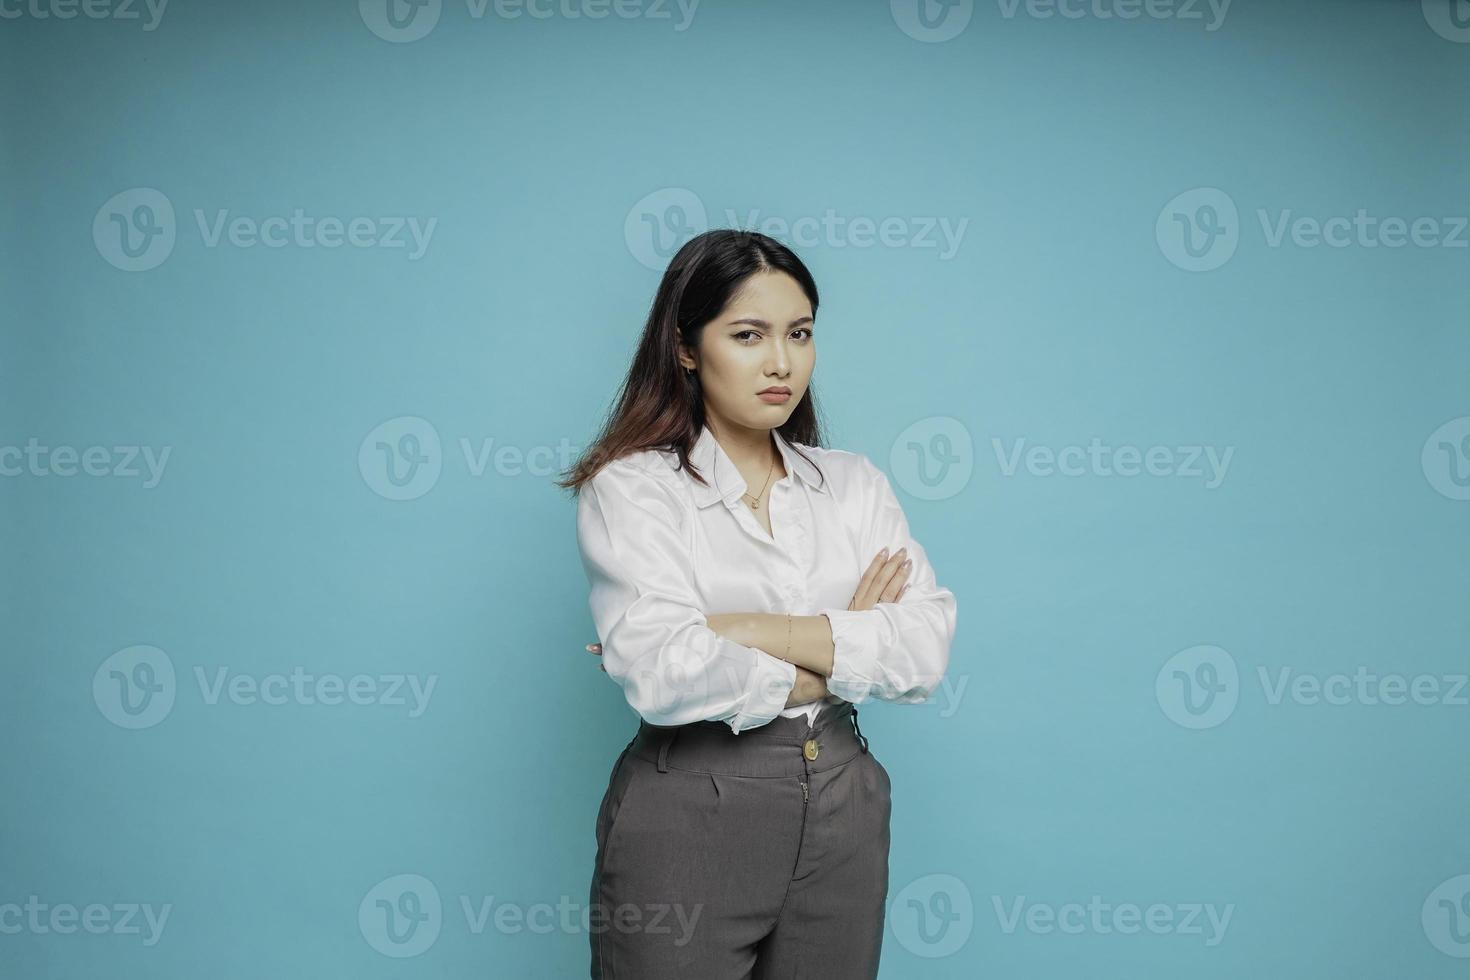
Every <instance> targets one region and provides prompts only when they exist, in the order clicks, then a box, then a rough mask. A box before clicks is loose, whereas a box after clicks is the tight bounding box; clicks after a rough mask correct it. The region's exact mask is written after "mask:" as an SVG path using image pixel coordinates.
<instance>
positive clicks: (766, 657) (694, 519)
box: [577, 426, 955, 733]
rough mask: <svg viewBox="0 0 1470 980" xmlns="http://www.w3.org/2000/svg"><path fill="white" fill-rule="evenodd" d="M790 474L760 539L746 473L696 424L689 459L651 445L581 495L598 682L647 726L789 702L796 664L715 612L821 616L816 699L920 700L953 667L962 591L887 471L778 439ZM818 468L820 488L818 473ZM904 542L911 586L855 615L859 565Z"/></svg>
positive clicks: (779, 708) (738, 724)
mask: <svg viewBox="0 0 1470 980" xmlns="http://www.w3.org/2000/svg"><path fill="white" fill-rule="evenodd" d="M774 435H775V442H776V446H777V449H778V451H779V452H780V453H781V458H782V460H784V461H785V464H786V470H787V476H786V477H784V478H783V479H781V480H779V481H777V482H776V483H774V484H773V485H772V486H771V490H770V499H769V501H768V504H767V506H768V508H769V513H770V518H771V532H770V533H769V534H768V533H767V532H766V530H765V528H763V527H762V526H761V524H760V522H759V521H758V520H757V519H756V517H755V514H753V513H752V512H751V510H750V507H749V505H748V504H747V503H746V502H745V501H744V500H743V499H742V498H741V494H743V493H745V492H747V490H748V488H747V486H746V483H745V480H744V478H743V477H741V475H740V471H739V470H737V469H736V467H735V464H734V463H733V462H732V461H731V459H730V457H729V455H727V454H726V452H725V450H724V448H723V447H721V446H720V444H719V442H718V441H717V440H716V439H715V437H714V434H713V433H712V432H711V431H710V430H709V427H708V426H705V427H704V428H703V430H702V432H701V434H700V436H699V439H698V441H697V442H696V444H695V446H694V447H693V449H692V451H691V453H690V460H691V461H692V462H693V463H694V465H696V466H697V467H698V468H699V472H700V473H701V474H702V475H703V476H704V478H705V479H706V480H708V481H709V485H708V486H701V485H700V484H698V483H696V482H694V480H693V479H692V478H691V477H690V475H689V474H688V472H687V471H685V470H676V469H675V467H676V466H678V461H679V460H678V456H677V454H675V453H673V452H671V451H667V450H644V451H642V452H637V453H633V454H630V455H627V456H624V457H623V458H621V459H619V460H616V461H615V462H613V463H610V464H608V465H606V466H604V467H603V468H602V469H601V470H600V471H599V472H598V473H597V475H596V476H594V477H593V478H592V479H591V480H590V481H588V482H587V483H585V484H583V485H582V488H581V490H580V492H579V494H578V498H577V544H578V547H579V549H580V551H581V554H582V563H583V566H584V568H585V569H586V572H587V580H588V583H589V585H590V586H591V594H590V596H589V599H588V604H589V606H590V607H591V611H592V619H593V621H594V623H595V624H596V627H597V637H598V640H599V641H601V643H602V661H603V666H604V667H605V668H606V669H607V674H608V676H609V677H611V678H612V679H613V680H615V681H617V682H618V683H619V684H620V685H621V686H622V688H623V693H624V695H625V696H626V698H627V701H628V703H629V704H630V705H631V706H632V707H633V709H634V710H635V711H636V712H637V713H638V714H639V715H640V716H641V717H642V718H643V719H644V720H645V721H647V722H648V723H649V724H651V725H685V724H689V723H691V722H696V721H724V722H728V723H729V725H730V729H731V730H732V731H734V732H737V733H738V732H740V731H743V730H745V729H748V728H755V727H757V726H759V725H764V724H767V723H768V722H770V721H771V720H772V719H774V718H775V717H776V716H777V715H782V716H785V717H796V716H799V715H805V716H806V717H807V719H808V721H809V722H810V720H812V719H814V718H815V717H816V714H817V711H818V710H819V709H820V708H821V706H822V704H823V701H822V700H817V701H813V702H810V703H808V704H803V705H795V706H793V707H789V708H788V707H786V699H787V697H788V696H789V695H790V692H791V688H792V685H793V684H794V683H795V680H796V667H795V666H793V665H792V664H790V663H787V662H785V661H783V660H781V659H779V658H780V657H781V656H782V655H784V654H785V652H786V650H785V645H784V644H783V645H781V646H780V647H779V648H777V649H775V650H773V651H764V650H761V649H758V648H755V647H748V646H744V645H742V644H739V643H736V642H734V641H733V640H730V639H728V638H726V637H724V636H721V635H720V634H718V633H716V632H714V631H713V630H711V629H710V628H709V625H708V623H709V620H708V618H707V617H708V616H709V615H712V614H715V613H730V612H764V613H782V614H784V613H790V614H791V615H793V616H811V615H818V614H820V615H824V616H826V617H827V618H828V620H829V621H830V622H831V624H832V640H833V648H834V649H833V660H832V675H831V677H829V678H828V680H827V690H828V692H829V694H828V696H827V697H826V698H825V701H827V702H831V703H840V702H842V701H851V702H852V703H854V704H859V703H861V702H863V701H866V700H868V699H869V698H877V699H880V700H884V701H892V702H897V703H900V704H915V703H918V702H920V701H924V700H926V699H927V698H928V697H929V696H930V695H931V694H932V693H933V692H934V691H935V690H936V689H937V688H938V686H939V683H940V680H941V678H942V677H943V676H944V672H945V668H946V667H947V666H948V664H949V649H950V643H951V641H952V640H953V638H954V630H955V597H954V594H953V593H952V592H950V591H949V590H948V589H946V588H943V587H941V586H940V585H939V584H937V582H936V581H935V578H934V569H933V568H931V567H930V565H929V559H928V556H927V555H926V554H925V552H924V548H923V546H922V545H920V544H919V542H917V541H915V540H914V539H913V538H912V537H910V536H909V526H908V521H907V519H906V518H905V517H904V513H903V509H902V508H901V507H900V506H899V503H898V499H897V498H896V497H895V496H894V493H893V488H892V487H891V486H890V485H889V482H888V477H887V475H886V474H884V472H883V471H882V470H880V469H878V468H877V467H876V466H874V465H873V464H872V463H871V462H869V460H868V458H867V457H866V456H864V455H862V454H861V453H854V452H848V451H846V450H842V449H824V448H819V447H813V446H804V445H803V446H801V449H802V450H803V451H805V452H806V453H807V455H809V456H811V457H812V459H813V460H815V461H816V463H817V464H818V465H819V466H820V468H821V469H820V472H819V471H818V469H817V467H815V466H813V465H812V464H811V463H809V462H808V461H807V460H806V459H804V458H802V457H801V456H800V455H798V454H797V453H796V451H795V450H794V449H793V448H792V445H791V444H790V443H788V442H787V441H786V440H785V439H784V438H783V437H782V436H781V434H780V432H776V433H774ZM823 474H825V477H826V478H825V481H824V479H823ZM885 546H886V547H887V548H888V549H889V554H890V555H891V554H893V553H894V552H896V551H898V549H900V548H908V557H909V558H911V559H913V563H914V564H913V567H912V569H910V571H909V577H908V581H909V590H908V592H907V593H905V594H904V595H903V597H902V598H900V599H899V601H897V602H880V603H878V604H877V605H876V606H874V607H873V608H872V609H866V610H859V611H854V610H850V609H848V608H847V607H848V605H849V604H850V603H851V601H852V598H853V593H854V592H856V591H857V586H858V582H859V580H860V579H861V578H862V575H863V572H864V570H865V569H866V568H867V566H868V563H869V562H870V561H872V559H873V557H874V556H875V555H876V554H877V553H878V551H879V550H880V549H882V548H884V547H885Z"/></svg>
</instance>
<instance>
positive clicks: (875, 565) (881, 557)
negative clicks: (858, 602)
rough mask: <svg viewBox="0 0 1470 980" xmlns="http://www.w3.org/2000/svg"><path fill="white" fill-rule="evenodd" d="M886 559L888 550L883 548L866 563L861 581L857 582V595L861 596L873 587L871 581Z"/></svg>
mask: <svg viewBox="0 0 1470 980" xmlns="http://www.w3.org/2000/svg"><path fill="white" fill-rule="evenodd" d="M887 558H888V549H887V548H884V549H883V550H882V551H880V552H878V553H877V554H876V555H874V556H873V560H872V561H870V562H868V567H867V569H866V570H865V571H864V572H863V577H862V579H861V580H860V581H859V582H858V587H857V595H859V596H861V595H863V593H865V592H866V591H867V590H868V589H869V588H871V587H872V585H873V579H874V578H876V577H877V575H878V571H879V570H880V569H881V568H882V567H883V562H884V561H885V560H886V559H887Z"/></svg>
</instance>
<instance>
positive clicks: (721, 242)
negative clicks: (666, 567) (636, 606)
mask: <svg viewBox="0 0 1470 980" xmlns="http://www.w3.org/2000/svg"><path fill="white" fill-rule="evenodd" d="M758 272H784V273H786V274H787V275H789V276H791V278H793V279H795V280H796V282H797V284H798V285H800V286H801V289H802V291H803V292H804V293H806V298H807V300H808V301H809V302H810V303H811V307H812V317H813V318H814V319H815V317H816V315H817V284H816V282H815V281H813V279H812V274H811V273H810V272H809V271H808V270H807V267H806V266H805V265H804V264H803V263H802V261H801V259H799V258H797V257H796V253H795V252H793V251H791V249H789V248H787V247H786V246H785V245H782V244H781V243H780V242H778V241H776V240H775V239H774V238H771V237H769V236H766V235H762V234H761V233H759V232H755V231H738V230H734V229H728V228H717V229H714V230H712V231H707V232H704V233H703V234H701V235H696V236H695V237H693V238H691V239H690V240H689V241H687V242H685V243H684V246H683V247H682V248H680V249H679V251H678V252H677V253H675V255H674V258H673V259H672V260H671V261H670V262H669V267H668V269H667V270H665V272H664V276H663V279H662V280H661V281H660V282H659V284H658V292H657V293H656V294H655V295H654V299H653V307H652V309H650V310H649V313H648V322H647V323H646V324H645V325H644V327H643V337H642V339H641V340H639V341H638V350H637V352H636V353H635V354H634V355H633V363H632V365H631V366H630V367H629V368H628V376H627V377H626V378H624V379H623V384H622V386H621V388H620V389H619V391H618V395H617V399H616V403H615V405H614V407H613V408H612V410H611V411H610V412H609V413H608V416H607V419H606V420H605V421H604V423H603V427H602V431H601V432H600V433H599V434H598V436H597V438H596V439H595V440H593V442H592V444H591V445H590V446H588V447H587V449H586V450H585V451H584V452H583V453H582V455H581V456H580V457H579V458H578V459H577V462H576V463H575V464H574V465H573V466H572V467H571V469H570V470H568V471H567V475H566V477H565V479H562V480H558V481H557V486H559V487H562V488H568V487H569V488H571V491H572V493H573V494H574V495H575V494H576V493H578V492H579V491H580V490H581V488H582V484H584V483H586V482H587V481H588V480H590V479H592V477H593V476H595V475H596V474H597V472H598V471H599V470H601V469H602V467H604V466H606V465H607V464H608V463H611V462H613V461H614V460H617V459H620V458H622V457H623V456H626V455H628V454H630V453H635V452H639V451H641V450H645V449H659V450H672V451H673V452H676V453H678V456H679V465H680V466H682V467H685V468H687V469H688V470H689V471H690V473H691V474H693V476H694V478H695V479H696V480H698V481H699V482H700V483H701V484H704V485H708V482H709V481H707V480H706V479H705V478H704V476H703V475H701V474H700V472H699V470H698V469H697V468H696V467H694V466H692V465H690V462H689V451H690V450H691V449H693V448H694V443H695V442H696V441H697V440H698V439H699V434H700V431H701V430H702V428H703V426H704V421H705V419H704V415H705V413H704V393H703V390H702V388H701V385H700V382H699V373H698V372H697V371H686V370H685V369H684V367H683V365H681V364H680V363H679V357H678V354H679V344H680V342H682V343H683V344H684V345H685V346H686V347H688V348H690V349H691V350H694V349H697V348H698V346H699V336H700V333H701V332H702V331H703V330H704V327H705V326H706V325H707V324H708V323H709V322H710V321H711V320H713V319H714V318H715V317H717V316H719V315H720V311H721V310H723V309H724V308H725V304H726V303H728V302H729V301H730V297H731V296H732V295H734V293H735V292H736V290H738V289H739V288H740V286H741V285H742V284H743V283H744V282H745V280H746V279H748V278H749V277H750V276H752V275H754V274H755V273H758ZM776 431H777V432H779V433H781V436H782V437H783V438H784V439H786V441H787V442H792V443H798V442H799V443H802V444H803V445H807V446H821V445H822V431H821V423H820V422H819V421H818V418H817V408H816V388H815V386H813V385H810V384H809V385H808V386H807V390H806V394H805V395H804V396H802V399H801V401H800V402H799V403H798V404H797V406H796V408H795V409H793V410H792V412H791V416H790V418H788V419H787V420H786V421H785V422H784V423H783V424H782V425H780V426H779V427H778V428H777V429H776ZM796 451H797V452H798V453H800V452H801V450H800V449H797V450H796ZM801 455H802V456H803V457H806V458H808V459H810V457H807V456H806V454H805V453H801ZM813 465H815V463H814V464H813ZM819 469H820V467H819Z"/></svg>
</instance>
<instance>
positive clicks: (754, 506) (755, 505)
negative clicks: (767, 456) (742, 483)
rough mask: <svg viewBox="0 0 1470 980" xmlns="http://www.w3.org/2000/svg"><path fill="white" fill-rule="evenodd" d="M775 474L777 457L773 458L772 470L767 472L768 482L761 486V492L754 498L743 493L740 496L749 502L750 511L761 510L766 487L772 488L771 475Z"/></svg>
mask: <svg viewBox="0 0 1470 980" xmlns="http://www.w3.org/2000/svg"><path fill="white" fill-rule="evenodd" d="M774 472H776V459H775V457H772V458H771V468H770V469H768V470H766V482H765V483H764V484H763V485H762V486H761V492H760V493H758V494H756V495H755V496H754V497H751V495H750V494H748V493H742V494H741V495H740V496H742V497H744V498H745V499H746V500H747V501H749V502H750V509H751V510H759V509H760V505H761V498H762V497H764V496H765V495H766V487H767V486H770V483H771V474H772V473H774Z"/></svg>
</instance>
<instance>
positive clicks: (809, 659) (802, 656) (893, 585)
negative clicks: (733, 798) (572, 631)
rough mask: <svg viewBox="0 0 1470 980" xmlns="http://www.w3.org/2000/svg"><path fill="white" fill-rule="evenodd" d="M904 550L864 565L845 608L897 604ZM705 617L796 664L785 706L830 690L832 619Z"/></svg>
mask: <svg viewBox="0 0 1470 980" xmlns="http://www.w3.org/2000/svg"><path fill="white" fill-rule="evenodd" d="M906 554H907V549H906V548H900V549H899V550H898V551H897V552H895V553H894V554H893V556H892V557H890V556H889V554H888V549H887V548H884V549H883V550H882V551H880V552H879V553H878V554H877V555H876V556H875V557H874V558H873V560H872V562H870V563H869V564H868V568H867V571H866V572H864V573H863V578H862V581H860V582H859V583H858V588H857V592H856V593H854V595H853V597H852V602H850V603H848V606H847V608H848V609H854V610H856V609H871V608H873V606H875V605H876V604H877V603H879V602H896V601H897V600H898V597H899V596H901V595H903V593H904V591H905V590H906V589H907V588H908V576H909V571H910V570H911V569H912V568H913V562H911V561H906V560H905V555H906ZM705 618H706V619H707V620H708V621H709V628H710V629H711V630H713V631H714V632H716V633H718V634H720V635H721V636H723V637H725V638H726V639H729V640H733V641H735V642H736V643H739V644H741V645H742V646H747V647H755V648H756V649H758V650H760V651H762V652H767V651H769V652H768V653H767V655H768V656H779V658H780V659H782V660H785V661H786V662H787V663H789V664H791V665H792V666H794V667H795V668H796V683H795V684H794V685H793V686H792V688H791V694H790V695H789V696H787V698H786V707H788V708H790V707H794V706H796V705H798V704H808V703H810V702H812V701H818V700H821V699H822V698H825V697H826V696H827V695H828V694H829V693H830V692H829V691H828V690H827V678H828V677H831V676H832V657H833V654H834V653H835V651H836V644H835V643H834V641H833V639H832V622H831V620H829V619H828V618H827V617H826V616H823V615H816V616H787V615H783V614H778V613H762V612H736V613H711V614H708V615H707V616H706V617H705ZM587 649H588V650H589V651H591V652H593V653H597V654H601V652H602V644H600V643H589V644H588V645H587ZM777 651H779V654H777Z"/></svg>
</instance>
